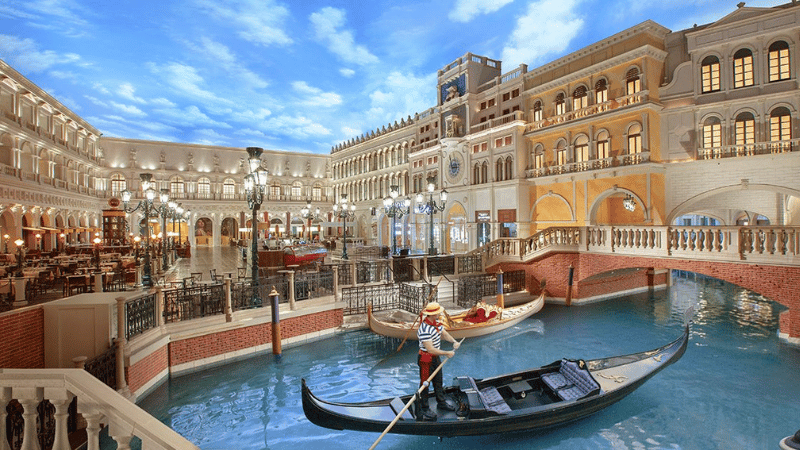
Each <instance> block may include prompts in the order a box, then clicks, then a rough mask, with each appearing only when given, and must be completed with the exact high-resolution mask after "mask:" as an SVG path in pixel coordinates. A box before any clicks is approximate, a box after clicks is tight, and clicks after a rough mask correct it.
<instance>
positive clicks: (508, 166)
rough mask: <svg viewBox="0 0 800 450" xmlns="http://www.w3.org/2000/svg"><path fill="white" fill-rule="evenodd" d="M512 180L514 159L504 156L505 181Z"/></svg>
mask: <svg viewBox="0 0 800 450" xmlns="http://www.w3.org/2000/svg"><path fill="white" fill-rule="evenodd" d="M512 178H514V159H513V158H511V156H510V155H509V156H506V176H505V179H506V180H510V179H512Z"/></svg>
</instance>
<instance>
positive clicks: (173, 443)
mask: <svg viewBox="0 0 800 450" xmlns="http://www.w3.org/2000/svg"><path fill="white" fill-rule="evenodd" d="M76 397H77V399H78V400H77V405H78V413H79V414H81V415H82V416H83V418H84V420H86V434H87V440H88V442H87V448H89V449H98V448H100V444H99V435H100V428H101V424H107V425H108V427H109V430H108V434H109V436H111V437H112V438H113V439H114V440H115V441H116V442H117V448H120V449H129V448H130V442H131V439H132V438H133V437H134V436H136V437H138V438H139V439H141V440H142V448H145V449H197V448H198V447H197V446H196V445H194V444H192V443H191V442H189V441H188V440H186V439H185V438H184V437H183V436H181V435H180V434H178V433H176V432H175V431H174V430H172V429H171V428H169V427H168V426H166V425H164V424H163V423H161V422H160V421H159V420H158V419H156V418H155V417H153V416H151V415H150V414H148V413H147V412H146V411H144V410H143V409H141V408H140V407H138V406H136V405H135V404H134V403H132V402H130V401H129V400H128V399H126V398H125V397H123V396H122V395H120V394H119V393H117V392H116V391H114V390H113V389H111V388H109V387H108V386H106V385H105V384H103V383H102V382H101V381H100V380H98V379H97V378H95V377H93V376H92V375H91V374H89V373H88V372H86V371H85V370H82V369H0V436H2V438H3V439H0V449H7V448H8V447H7V445H4V444H5V443H7V441H6V440H5V437H6V405H8V404H9V402H11V400H12V399H14V400H17V401H18V402H19V403H20V404H21V405H22V407H23V413H22V419H23V422H24V424H23V427H24V431H23V438H22V447H21V448H23V449H38V448H39V440H38V432H39V430H38V429H37V428H39V427H41V426H43V425H40V426H39V427H37V417H38V416H39V413H38V411H37V407H38V406H39V404H40V403H41V402H42V401H43V400H48V401H49V402H50V403H51V404H52V405H53V407H54V408H55V414H54V418H55V437H54V440H53V447H52V448H53V449H54V450H67V449H69V448H70V443H69V438H68V436H67V416H68V413H67V408H68V406H69V404H70V403H71V402H72V399H73V398H76Z"/></svg>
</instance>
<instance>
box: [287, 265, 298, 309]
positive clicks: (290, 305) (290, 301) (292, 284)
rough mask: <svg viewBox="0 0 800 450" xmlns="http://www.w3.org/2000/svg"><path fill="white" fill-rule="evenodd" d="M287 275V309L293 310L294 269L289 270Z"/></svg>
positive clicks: (294, 306) (294, 294)
mask: <svg viewBox="0 0 800 450" xmlns="http://www.w3.org/2000/svg"><path fill="white" fill-rule="evenodd" d="M288 275H289V309H290V310H292V311H294V310H295V309H297V305H296V304H295V300H296V293H295V285H294V270H289V271H288Z"/></svg>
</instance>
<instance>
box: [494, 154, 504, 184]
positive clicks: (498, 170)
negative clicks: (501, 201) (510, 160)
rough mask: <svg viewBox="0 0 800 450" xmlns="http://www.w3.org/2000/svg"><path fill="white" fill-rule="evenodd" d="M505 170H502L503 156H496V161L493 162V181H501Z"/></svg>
mask: <svg viewBox="0 0 800 450" xmlns="http://www.w3.org/2000/svg"><path fill="white" fill-rule="evenodd" d="M504 174H505V172H504V171H503V158H497V161H495V162H494V181H503V180H504V179H505V178H503V175H504Z"/></svg>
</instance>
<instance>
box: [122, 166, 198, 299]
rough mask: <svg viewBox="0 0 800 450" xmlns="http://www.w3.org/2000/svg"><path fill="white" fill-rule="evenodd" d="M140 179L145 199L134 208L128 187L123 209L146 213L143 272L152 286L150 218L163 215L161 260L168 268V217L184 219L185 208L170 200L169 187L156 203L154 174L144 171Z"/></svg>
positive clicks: (147, 282) (143, 282) (145, 283)
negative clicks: (131, 205)
mask: <svg viewBox="0 0 800 450" xmlns="http://www.w3.org/2000/svg"><path fill="white" fill-rule="evenodd" d="M139 179H140V180H141V185H142V193H143V194H144V200H141V201H139V203H138V204H137V205H136V206H135V207H132V208H131V207H129V206H128V203H130V201H131V197H132V196H133V194H132V193H131V191H129V190H127V189H126V190H124V191H122V203H123V210H124V211H125V212H126V213H129V214H131V213H133V212H135V211H137V210H141V211H142V212H143V213H144V222H145V253H144V273H143V274H142V284H143V285H144V286H145V287H151V286H153V274H152V266H151V263H150V251H151V242H150V218H151V217H152V218H158V217H161V233H162V234H161V236H162V241H161V246H162V248H161V253H162V260H161V262H162V269H166V268H167V267H168V265H169V264H168V261H167V250H168V249H167V240H166V238H167V233H166V228H167V218H172V219H173V223H174V219H175V218H179V219H182V218H183V208H180V209H179V205H177V204H176V203H175V202H171V201H170V200H169V191H168V190H167V189H161V192H160V194H159V195H158V197H159V200H160V204H159V205H156V204H155V198H156V190H155V183H153V174H150V173H142V174H140V175H139ZM187 213H188V211H187Z"/></svg>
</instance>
